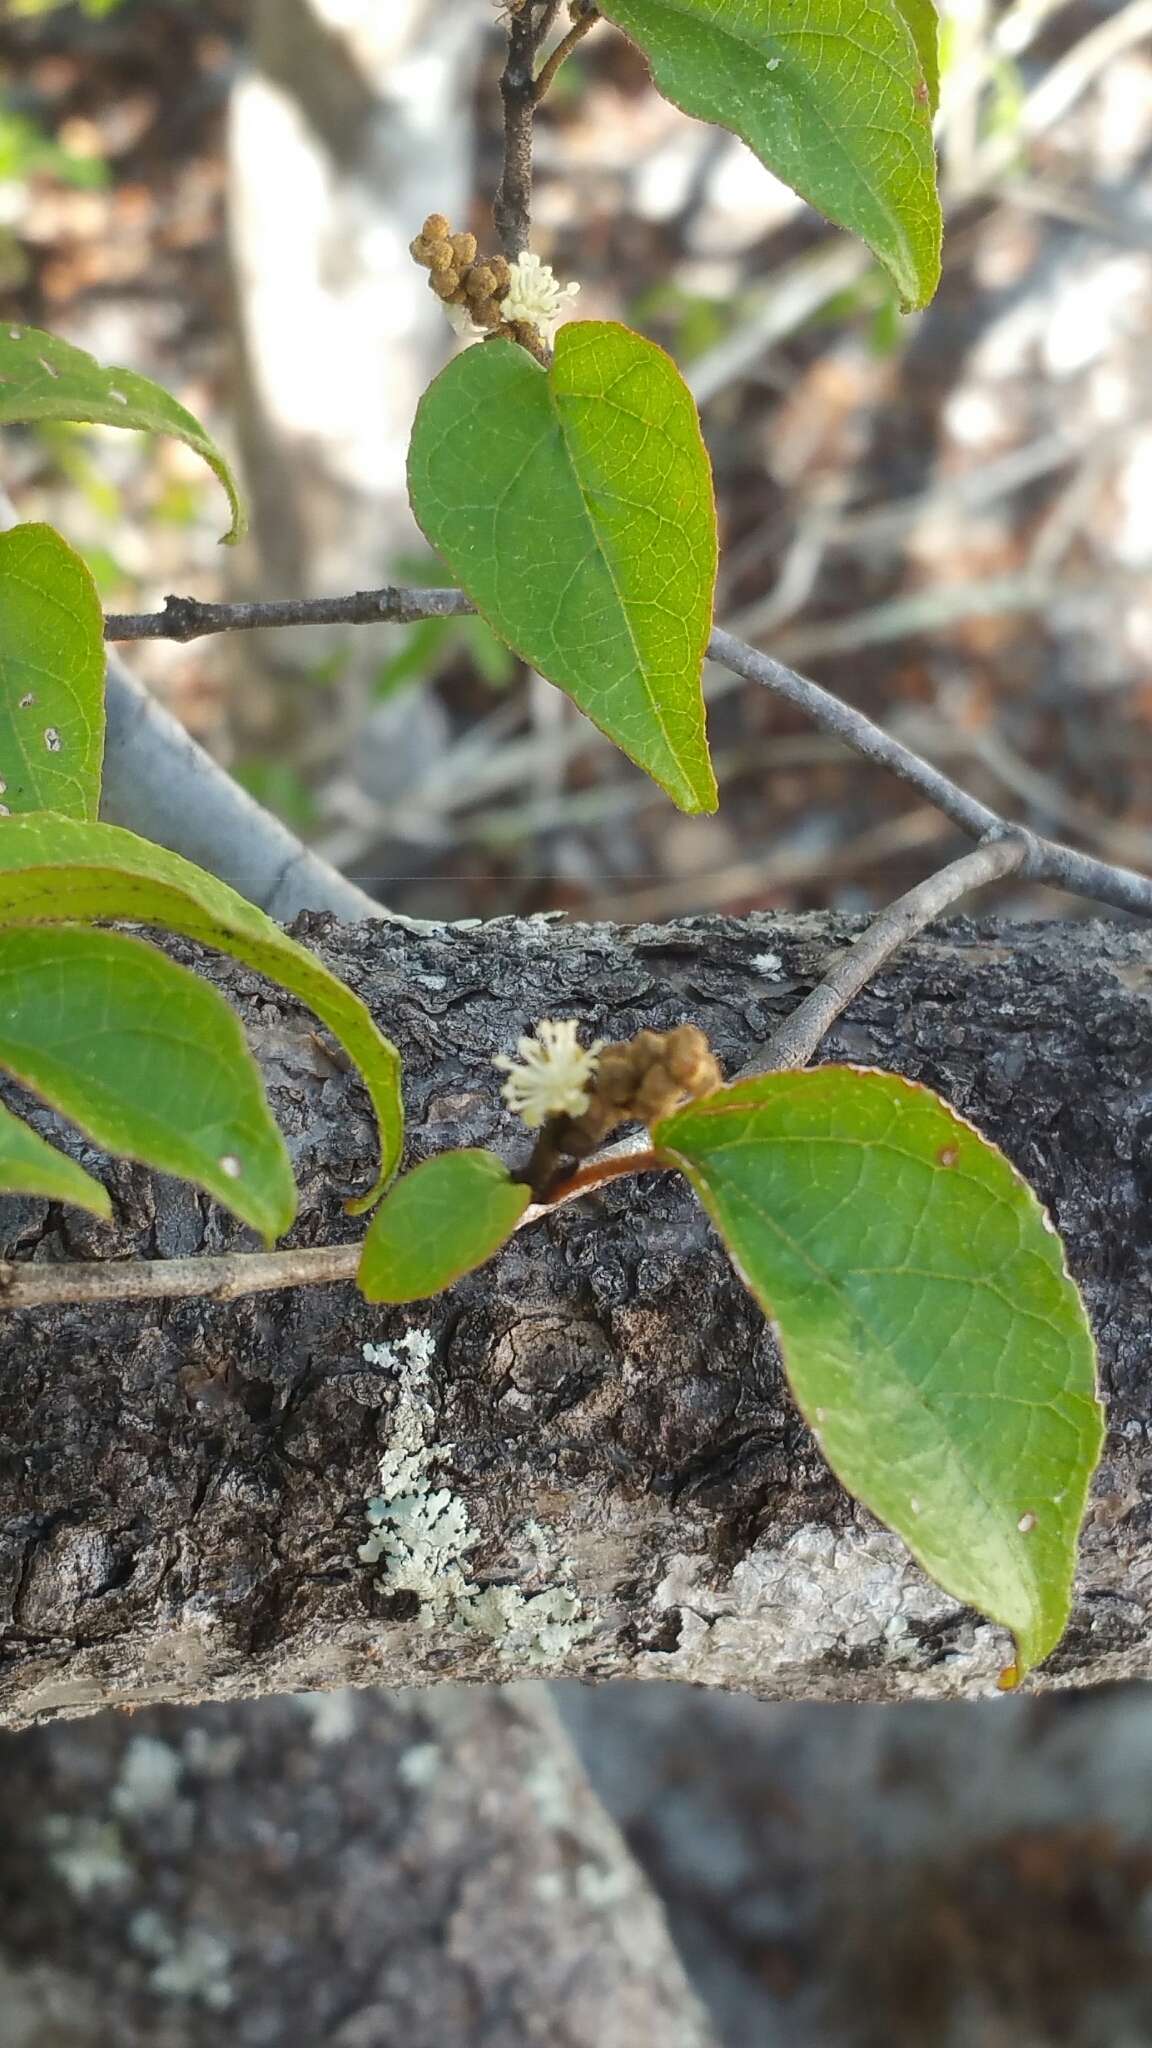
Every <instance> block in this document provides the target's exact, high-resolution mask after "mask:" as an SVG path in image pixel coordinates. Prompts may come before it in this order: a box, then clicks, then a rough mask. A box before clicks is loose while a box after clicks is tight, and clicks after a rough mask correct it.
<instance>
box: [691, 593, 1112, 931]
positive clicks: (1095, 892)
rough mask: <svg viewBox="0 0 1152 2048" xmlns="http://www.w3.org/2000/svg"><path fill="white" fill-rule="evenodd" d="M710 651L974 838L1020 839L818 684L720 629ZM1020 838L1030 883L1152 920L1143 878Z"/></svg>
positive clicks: (1052, 843) (1031, 837) (1055, 845)
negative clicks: (906, 785)
mask: <svg viewBox="0 0 1152 2048" xmlns="http://www.w3.org/2000/svg"><path fill="white" fill-rule="evenodd" d="M708 652H709V654H710V656H711V658H712V660H713V661H718V662H719V663H720V664H721V665H722V667H724V668H728V669H731V670H732V673H733V674H734V675H738V676H744V677H745V679H746V680H747V681H748V682H750V683H761V684H763V686H764V688H765V689H768V690H771V691H772V693H773V695H774V696H777V697H783V698H784V699H785V701H786V702H787V703H789V704H794V705H795V706H796V707H797V709H798V710H800V711H803V712H804V714H805V716H806V717H808V718H810V719H811V720H812V723H813V724H814V725H818V726H820V728H821V729H822V730H823V731H824V732H831V733H835V734H836V736H837V738H838V739H841V740H843V741H844V744H845V746H849V747H851V748H852V749H853V751H854V752H855V753H857V754H860V755H861V756H862V757H863V759H864V760H866V761H873V762H875V763H876V765H877V766H878V767H881V768H887V769H888V770H889V771H890V772H891V773H892V774H893V775H898V776H899V777H900V779H901V781H902V782H907V783H910V784H911V786H912V788H913V789H917V790H919V792H920V794H921V796H925V797H927V798H928V801H929V802H930V803H932V804H935V806H936V808H937V810H939V811H942V812H943V813H944V816H945V817H946V818H951V820H952V822H953V824H954V825H959V827H960V830H961V831H962V832H966V833H967V834H968V837H969V838H970V839H987V838H1004V837H1006V836H1008V835H1010V834H1016V833H1019V832H1020V829H1021V828H1020V827H1018V826H1015V825H1013V824H1011V823H1010V822H1009V821H1008V820H1007V819H1004V818H1002V817H1000V816H999V814H998V813H997V812H996V811H993V810H990V809H989V807H988V805H987V804H982V803H980V802H979V801H978V799H977V798H976V797H974V796H969V794H968V792H967V790H965V789H961V787H960V785H959V783H956V782H953V781H952V780H951V778H950V777H949V776H947V775H944V774H943V773H942V772H941V770H940V769H939V768H933V767H932V765H931V763H930V762H928V761H925V760H923V759H922V758H921V756H920V755H919V754H915V753H913V751H912V749H911V747H905V746H902V745H901V743H900V741H899V740H896V739H893V738H892V736H891V734H890V733H886V732H885V731H884V729H883V727H882V726H879V725H874V724H873V722H872V720H871V719H870V718H867V717H865V714H864V713H863V712H862V711H855V710H853V708H852V706H851V705H850V704H844V703H842V702H841V700H840V698H839V697H834V696H833V695H832V693H831V691H830V690H822V689H821V688H820V685H819V683H812V682H809V680H808V678H807V677H806V676H801V675H797V674H796V671H795V670H794V669H790V668H785V666H784V664H783V662H780V661H774V660H773V658H772V656H771V655H770V654H762V653H761V652H760V650H759V648H756V647H747V646H745V644H744V642H743V641H742V640H736V639H734V638H733V636H732V634H731V633H725V632H724V631H723V630H722V628H720V627H719V626H718V627H716V628H715V630H714V631H713V634H712V638H711V640H710V641H709V643H708ZM1022 836H1025V837H1026V839H1027V853H1026V856H1025V858H1024V860H1023V861H1022V863H1021V865H1020V868H1019V870H1018V872H1019V873H1020V874H1021V875H1022V876H1023V877H1025V878H1026V879H1027V880H1028V881H1032V882H1047V883H1049V884H1050V886H1051V887H1052V888H1054V889H1067V890H1068V891H1069V893H1070V894H1071V895H1073V896H1088V897H1091V898H1093V899H1094V900H1095V901H1096V902H1098V903H1109V904H1111V905H1112V907H1113V908H1114V909H1116V910H1130V911H1134V912H1135V913H1136V914H1137V915H1138V916H1141V917H1152V881H1149V879H1148V877H1147V876H1146V875H1138V874H1136V873H1135V871H1134V870H1133V869H1131V868H1121V867H1114V866H1113V865H1112V864H1111V863H1110V862H1108V861H1102V860H1096V859H1094V858H1093V856H1092V855H1091V854H1087V853H1077V852H1076V851H1075V850H1074V849H1073V848H1072V847H1070V846H1061V845H1060V843H1059V842H1058V841H1057V840H1055V839H1041V838H1040V837H1038V836H1037V835H1035V834H1033V833H1028V834H1026V835H1022Z"/></svg>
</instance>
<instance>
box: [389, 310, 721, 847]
mask: <svg viewBox="0 0 1152 2048" xmlns="http://www.w3.org/2000/svg"><path fill="white" fill-rule="evenodd" d="M408 486H409V492H410V495H411V499H412V508H413V511H414V512H415V514H416V517H417V519H418V520H419V522H420V524H421V526H422V527H423V529H424V532H425V533H426V535H427V536H428V539H429V540H430V541H432V542H433V544H434V545H435V546H436V547H437V548H438V549H439V550H440V552H441V554H442V555H443V556H444V558H445V560H446V561H447V563H448V564H449V566H450V568H451V570H452V573H453V575H454V576H456V577H457V578H458V580H459V582H460V583H461V585H462V586H463V588H464V589H465V590H466V591H467V592H468V595H469V597H470V598H471V599H472V600H473V603H474V604H475V605H476V607H477V609H478V611H480V612H481V613H482V614H483V616H484V617H485V618H486V619H487V620H488V621H489V623H490V624H491V625H492V626H494V627H495V629H496V631H497V632H498V633H499V634H500V636H501V638H502V639H504V640H506V641H507V642H508V644H509V646H510V647H513V648H515V650H516V652H517V653H518V654H520V655H522V656H523V657H524V659H525V660H526V661H529V662H531V663H532V665H533V667H535V668H537V669H539V671H540V673H541V675H544V676H546V677H547V678H548V680H549V682H552V683H556V684H558V685H559V687H560V688H561V689H563V690H566V691H567V693H568V695H569V696H570V697H571V698H572V699H573V702H574V703H576V704H578V705H579V706H580V709H581V710H582V711H584V712H586V713H587V715H588V717H589V718H590V719H592V721H593V723H594V724H596V725H598V726H599V727H600V729H601V731H602V732H605V733H607V735H608V737H609V739H611V740H614V741H615V743H616V745H617V746H618V747H620V748H621V749H622V751H623V752H624V753H625V754H627V755H628V757H629V759H630V760H632V761H635V762H636V763H637V765H638V766H639V767H641V768H643V769H645V770H646V771H647V772H648V774H649V775H651V776H652V777H653V779H654V780H655V781H656V782H658V783H659V784H660V786H661V788H662V789H665V790H667V792H668V795H669V796H670V797H671V798H672V800H673V802H674V803H677V804H679V806H680V808H681V809H682V810H685V811H714V810H715V808H716V783H715V779H714V777H713V774H712V764H711V762H710V760H709V757H708V742H707V738H706V736H705V731H704V698H703V692H702V689H701V681H700V677H701V669H702V665H703V659H704V648H705V645H706V642H707V639H708V634H709V631H710V630H711V622H712V596H713V590H714V586H715V582H716V513H715V505H714V502H713V496H712V476H711V471H710V468H709V464H708V455H707V451H706V450H705V447H704V443H703V440H702V439H701V435H700V422H699V419H698V417H697V413H696V407H695V404H694V403H693V400H692V396H691V393H690V392H689V390H688V387H687V385H686V384H685V383H684V381H683V379H682V378H681V376H680V373H679V371H678V370H677V368H676V366H675V364H674V363H673V362H672V360H671V358H670V357H669V356H666V355H665V354H664V351H663V350H662V349H659V348H657V347H656V345H655V343H654V342H650V341H645V340H644V339H643V337H642V336H641V335H639V334H633V333H631V332H630V330H629V329H628V328H626V327H617V326H615V325H612V324H609V323H606V322H601V321H591V320H589V321H579V322H574V323H572V324H571V325H569V326H567V327H562V328H561V330H560V332H559V334H558V335H557V337H556V355H555V360H554V362H553V364H552V368H551V370H543V369H541V367H540V365H539V364H538V363H537V362H535V361H534V360H533V358H532V357H531V356H530V355H529V354H528V353H527V351H526V350H525V349H522V348H520V347H519V346H518V345H517V344H516V343H515V342H511V341H489V342H485V343H484V344H483V345H482V346H478V347H476V348H471V349H466V350H465V351H464V353H463V354H462V355H459V356H457V357H456V358H455V360H454V361H453V362H451V363H449V365H448V367H447V369H446V370H442V371H441V373H440V375H439V376H438V377H437V379H436V381H435V383H434V384H433V385H432V386H431V388H430V389H429V390H428V391H426V392H425V394H424V397H423V399H422V400H421V403H420V409H419V411H418V412H417V415H416V424H415V426H414V428H413V431H412V446H411V451H410V453H409V458H408Z"/></svg>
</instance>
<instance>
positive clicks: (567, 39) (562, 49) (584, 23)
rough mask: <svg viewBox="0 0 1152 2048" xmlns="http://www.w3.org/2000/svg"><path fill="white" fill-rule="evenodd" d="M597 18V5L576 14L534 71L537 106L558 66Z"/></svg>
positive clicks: (569, 54) (598, 12) (581, 39)
mask: <svg viewBox="0 0 1152 2048" xmlns="http://www.w3.org/2000/svg"><path fill="white" fill-rule="evenodd" d="M599 19H600V9H599V8H598V7H589V8H587V9H586V10H585V12H584V13H583V14H580V15H578V16H577V18H576V20H575V21H574V22H573V23H572V26H571V28H570V29H569V30H568V33H567V35H565V36H562V37H561V39H560V41H559V42H558V43H557V45H556V48H555V49H554V50H553V52H552V55H551V56H550V57H549V58H548V59H547V60H546V62H545V63H543V64H542V65H541V66H540V69H539V71H538V72H537V73H536V84H535V88H534V92H533V97H534V99H535V102H536V105H537V106H539V105H540V102H541V100H542V99H543V98H544V95H545V93H546V92H547V91H548V90H549V88H550V86H551V84H552V81H553V79H554V78H555V76H556V73H557V72H558V71H559V69H560V66H561V65H562V64H563V63H564V62H565V61H566V60H567V59H568V58H569V57H570V56H571V55H572V52H573V50H574V49H575V48H576V45H577V43H582V42H583V40H584V38H585V36H586V35H587V33H588V31H589V29H590V28H595V26H596V23H597V22H598V21H599Z"/></svg>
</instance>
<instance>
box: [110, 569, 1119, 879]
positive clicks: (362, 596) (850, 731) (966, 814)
mask: <svg viewBox="0 0 1152 2048" xmlns="http://www.w3.org/2000/svg"><path fill="white" fill-rule="evenodd" d="M474 610H475V606H474V605H473V604H471V603H470V601H469V599H468V598H466V597H465V596H464V594H463V592H462V591H459V590H396V589H391V588H388V589H385V590H367V591H365V590H361V591H356V592H354V593H353V594H352V595H351V596H350V597H302V598H285V599H279V600H277V601H274V602H272V603H267V604H199V603H197V601H196V600H195V599H193V598H178V597H170V598H168V600H167V602H166V604H165V607H164V610H163V611H162V612H151V613H148V612H146V613H143V614H139V615H136V616H129V617H120V616H115V617H109V619H108V620H107V621H106V631H107V636H108V638H109V639H125V640H144V639H172V638H176V639H192V638H194V637H195V636H196V635H197V634H200V633H226V632H231V631H233V630H240V631H246V630H249V629H251V628H253V627H256V626H290V625H368V624H379V623H382V622H384V623H388V622H391V623H393V624H397V623H399V624H408V623H412V622H414V621H416V620H418V619H433V618H457V617H460V616H462V615H463V614H465V613H468V612H471V611H474ZM173 621H174V622H175V628H176V630H174V627H173ZM708 653H709V656H710V657H711V659H712V660H713V661H715V662H718V663H719V664H720V666H721V667H722V668H726V669H729V670H731V672H732V674H733V675H738V676H743V677H744V679H745V680H746V681H747V682H750V683H759V684H760V685H761V686H762V687H763V688H764V689H767V690H771V691H772V693H773V695H774V696H776V697H782V698H783V699H784V701H785V702H786V703H789V704H793V705H795V706H796V708H797V710H799V711H802V712H803V713H804V715H805V717H806V718H809V719H810V720H811V722H812V723H813V725H816V726H819V728H820V729H821V731H823V732H827V733H832V734H833V735H834V736H835V737H836V738H837V739H839V740H842V741H843V743H844V745H845V746H847V747H851V748H852V750H853V752H854V753H857V754H859V755H860V756H861V757H862V758H863V759H864V760H865V761H871V762H873V763H875V765H876V766H877V767H880V768H886V769H888V771H889V773H890V774H892V775H898V776H899V777H900V779H901V781H902V782H907V783H908V784H909V785H910V786H911V787H912V788H913V789H916V790H918V791H919V792H920V795H921V796H923V797H926V798H927V799H928V801H929V803H931V804H934V805H935V807H936V809H937V810H938V811H941V812H942V813H943V815H944V816H945V817H946V818H950V819H951V821H952V823H953V824H954V825H958V826H959V827H960V830H961V831H962V832H965V833H967V835H968V837H969V838H970V839H977V840H983V839H988V838H1001V839H1002V838H1005V837H1007V836H1009V835H1016V834H1018V833H1020V832H1021V828H1019V827H1017V826H1016V825H1014V824H1013V823H1012V822H1011V821H1010V820H1009V819H1006V818H1003V817H1001V816H1000V814H999V812H997V811H994V810H992V809H990V807H989V806H988V805H987V804H983V803H981V802H980V801H979V799H978V798H977V797H974V796H969V794H968V792H967V790H965V789H962V788H961V787H960V785H959V783H957V782H953V781H952V779H951V777H950V776H948V775H945V774H944V773H943V771H942V770H941V769H939V768H934V767H933V766H932V764H931V762H929V761H925V760H924V759H923V757H922V756H921V755H920V754H917V753H915V752H913V750H912V748H911V747H906V746H904V745H903V744H902V743H901V741H899V740H897V739H894V738H893V737H892V735H891V734H890V733H887V732H885V731H884V729H883V727H882V726H879V725H876V724H874V723H873V721H872V720H871V719H870V718H868V717H866V715H865V714H864V712H863V711H856V710H854V709H853V707H852V706H851V705H850V704H845V703H844V702H843V701H842V700H841V699H840V698H839V697H834V696H833V695H832V692H831V691H830V690H823V689H821V687H820V685H819V683H813V682H810V681H809V679H808V678H807V676H802V675H798V674H797V672H796V670H795V669H791V668H788V667H786V666H785V664H784V663H783V662H782V661H776V660H775V659H774V658H773V656H772V655H770V654H764V653H762V652H761V651H760V649H759V648H757V647H749V646H748V645H747V644H746V642H744V641H743V640H737V639H736V638H735V636H734V635H733V634H731V633H726V632H725V631H724V630H723V628H722V627H720V626H717V627H715V628H714V630H713V633H712V638H711V640H710V641H709V643H708ZM1022 836H1024V837H1025V839H1026V844H1027V851H1026V854H1025V857H1024V859H1023V861H1022V863H1021V866H1020V868H1019V873H1020V874H1021V875H1022V876H1023V877H1024V878H1026V879H1027V880H1029V881H1033V882H1046V883H1048V884H1049V885H1050V886H1051V887H1052V888H1054V889H1066V890H1067V891H1068V892H1069V893H1070V894H1071V895H1073V896H1087V897H1089V898H1092V899H1093V900H1094V901H1096V902H1098V903H1108V904H1111V906H1112V907H1113V908H1114V909H1116V910H1128V911H1132V912H1133V913H1135V914H1136V915H1137V916H1140V917H1150V916H1152V881H1149V879H1148V877H1147V876H1146V875H1140V874H1137V873H1136V872H1135V871H1134V870H1133V869H1131V868H1124V867H1116V866H1114V865H1113V864H1112V863H1111V862H1109V861H1103V860H1097V859H1095V858H1094V857H1093V856H1092V855H1091V854H1087V853H1078V852H1076V851H1075V849H1074V848H1072V847H1070V846H1062V845H1061V844H1060V843H1059V841H1057V840H1054V839H1042V838H1040V837H1039V836H1038V835H1036V834H1033V833H1028V834H1026V835H1022Z"/></svg>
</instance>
